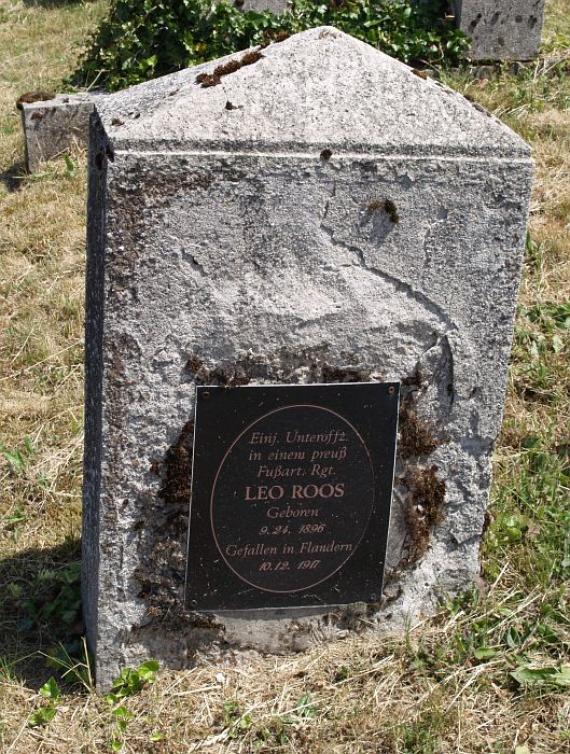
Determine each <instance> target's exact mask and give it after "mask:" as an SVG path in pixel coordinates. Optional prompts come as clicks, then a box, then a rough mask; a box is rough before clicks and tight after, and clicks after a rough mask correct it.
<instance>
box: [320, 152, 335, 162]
mask: <svg viewBox="0 0 570 754" xmlns="http://www.w3.org/2000/svg"><path fill="white" fill-rule="evenodd" d="M332 154H333V153H332V150H331V149H323V151H322V152H321V160H324V162H327V160H330V158H331V157H332Z"/></svg>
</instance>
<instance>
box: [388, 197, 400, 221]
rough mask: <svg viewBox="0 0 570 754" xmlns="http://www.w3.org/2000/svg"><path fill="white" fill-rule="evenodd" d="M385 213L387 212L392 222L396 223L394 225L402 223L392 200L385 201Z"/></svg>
mask: <svg viewBox="0 0 570 754" xmlns="http://www.w3.org/2000/svg"><path fill="white" fill-rule="evenodd" d="M384 211H385V212H386V214H387V215H388V217H389V218H390V220H391V221H392V222H393V223H394V225H396V224H397V223H399V222H400V216H399V215H398V210H397V209H396V205H395V204H394V202H393V201H392V200H391V199H386V200H385V201H384Z"/></svg>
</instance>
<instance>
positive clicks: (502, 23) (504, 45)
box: [453, 0, 544, 61]
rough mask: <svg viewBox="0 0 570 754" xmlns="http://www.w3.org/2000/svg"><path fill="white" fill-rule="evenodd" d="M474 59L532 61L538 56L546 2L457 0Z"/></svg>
mask: <svg viewBox="0 0 570 754" xmlns="http://www.w3.org/2000/svg"><path fill="white" fill-rule="evenodd" d="M453 6H454V9H455V14H456V20H457V25H458V27H459V28H460V29H461V30H462V31H464V32H465V33H466V34H467V35H468V36H469V37H470V38H471V53H470V57H471V59H472V60H483V61H484V60H489V61H490V60H530V59H532V58H534V57H536V55H537V54H538V49H539V47H540V38H541V34H542V19H543V16H544V0H454V2H453Z"/></svg>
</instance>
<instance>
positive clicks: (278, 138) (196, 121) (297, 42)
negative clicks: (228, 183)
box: [98, 26, 529, 159]
mask: <svg viewBox="0 0 570 754" xmlns="http://www.w3.org/2000/svg"><path fill="white" fill-rule="evenodd" d="M98 110H99V112H100V115H101V119H102V121H103V125H104V127H105V130H106V131H107V134H108V135H109V138H110V140H111V143H112V145H113V147H114V148H115V149H116V150H119V151H121V150H128V151H178V150H182V151H206V150H208V151H210V150H213V151H218V152H220V151H222V152H223V151H232V152H235V151H253V152H267V153H271V152H284V151H290V152H291V151H293V152H312V151H313V150H318V151H320V150H330V151H331V152H332V153H335V152H337V153H338V152H344V153H367V154H401V155H404V154H408V155H417V156H420V157H427V156H430V155H464V156H470V155H472V156H482V155H487V156H493V157H498V158H508V159H512V158H513V157H527V156H528V155H529V147H528V145H527V144H526V143H525V142H524V141H523V140H522V139H520V138H519V137H518V136H517V135H516V134H514V133H513V132H512V131H511V130H510V129H509V128H507V127H506V126H505V125H504V124H502V123H501V122H499V121H498V120H496V119H495V118H493V117H492V116H490V115H488V114H487V113H486V112H485V111H483V110H479V109H477V107H476V106H474V105H472V104H471V103H470V102H468V101H467V100H466V99H465V98H463V97H462V96H461V95H459V94H457V93H456V92H454V91H452V90H451V89H448V88H446V87H444V86H442V85H440V84H439V83H438V82H436V81H434V80H431V79H424V78H423V77H421V76H418V75H415V74H414V72H413V70H412V69H410V68H409V67H408V66H406V65H404V64H403V63H400V62H398V61H397V60H394V59H393V58H390V57H389V56H388V55H385V54H383V53H381V52H379V51H378V50H376V49H374V48H373V47H370V46H369V45H367V44H365V43H363V42H360V41H358V40H356V39H354V38H353V37H350V36H349V35H347V34H344V33H343V32H340V31H338V30H337V29H334V28H332V27H326V26H323V27H320V28H317V29H311V30H309V31H305V32H302V33H300V34H295V35H294V36H292V37H289V38H288V39H286V40H285V41H283V42H279V43H275V44H271V45H269V46H268V47H265V48H263V49H261V48H253V50H250V51H245V52H242V53H236V54H233V55H229V56H227V57H225V58H221V59H220V60H216V61H210V62H208V63H204V64H202V65H199V66H196V67H195V68H188V69H186V70H184V71H180V72H179V73H174V74H172V75H170V76H164V77H163V78H160V79H155V80H154V81H149V82H147V83H145V84H140V85H138V86H134V87H131V88H130V89H126V90H124V91H122V92H119V93H117V94H115V95H112V96H110V97H107V98H105V102H104V103H103V104H102V105H99V106H98Z"/></svg>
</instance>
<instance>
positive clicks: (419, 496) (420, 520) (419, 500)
mask: <svg viewBox="0 0 570 754" xmlns="http://www.w3.org/2000/svg"><path fill="white" fill-rule="evenodd" d="M437 471H438V469H437V466H429V467H428V468H418V467H414V468H409V469H408V470H407V473H406V475H405V477H404V480H403V481H404V485H405V486H406V487H407V489H408V491H409V500H408V506H407V508H406V512H405V516H406V524H407V528H408V542H407V549H408V555H407V557H406V558H405V561H404V563H403V564H404V565H407V566H409V565H411V564H413V563H416V562H417V561H418V560H419V559H420V558H421V557H423V555H425V553H426V552H427V549H428V546H429V540H430V536H431V533H432V530H433V528H434V526H436V525H437V524H439V523H441V521H443V510H442V508H443V503H444V501H445V482H444V481H443V480H442V479H439V478H438V476H437Z"/></svg>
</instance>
